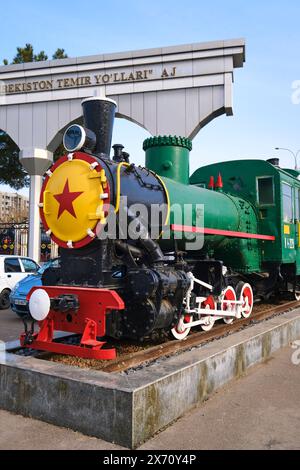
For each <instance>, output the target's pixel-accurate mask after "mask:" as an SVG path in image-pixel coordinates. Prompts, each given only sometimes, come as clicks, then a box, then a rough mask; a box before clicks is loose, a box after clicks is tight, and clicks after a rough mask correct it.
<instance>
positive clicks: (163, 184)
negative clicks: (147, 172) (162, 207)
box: [151, 172, 171, 225]
mask: <svg viewBox="0 0 300 470" xmlns="http://www.w3.org/2000/svg"><path fill="white" fill-rule="evenodd" d="M151 173H153V174H154V175H155V176H156V178H157V179H158V181H160V183H161V185H162V187H163V188H164V191H165V194H166V198H167V204H168V212H167V217H166V221H165V225H167V224H168V222H169V218H170V211H171V209H170V206H171V204H170V196H169V191H168V190H167V186H166V185H165V182H164V181H163V180H162V179H161V177H160V176H159V175H157V174H156V173H154V172H151Z"/></svg>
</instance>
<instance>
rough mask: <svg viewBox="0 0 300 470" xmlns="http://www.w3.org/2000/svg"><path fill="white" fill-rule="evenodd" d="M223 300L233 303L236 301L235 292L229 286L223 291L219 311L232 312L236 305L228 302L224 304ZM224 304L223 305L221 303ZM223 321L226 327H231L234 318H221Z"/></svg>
mask: <svg viewBox="0 0 300 470" xmlns="http://www.w3.org/2000/svg"><path fill="white" fill-rule="evenodd" d="M224 300H233V301H236V294H235V290H234V288H233V287H231V286H228V287H226V289H225V290H224V292H223V294H222V297H221V310H223V311H225V312H226V311H228V310H234V309H235V307H236V304H235V303H232V304H231V303H230V302H224ZM223 302H224V303H223ZM223 320H224V323H226V324H227V325H231V323H232V322H233V320H234V318H228V317H227V318H223Z"/></svg>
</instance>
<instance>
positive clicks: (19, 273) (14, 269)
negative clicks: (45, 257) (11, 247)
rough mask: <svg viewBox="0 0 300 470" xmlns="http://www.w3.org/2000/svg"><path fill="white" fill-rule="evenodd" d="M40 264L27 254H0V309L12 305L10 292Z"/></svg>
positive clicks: (34, 271)
mask: <svg viewBox="0 0 300 470" xmlns="http://www.w3.org/2000/svg"><path fill="white" fill-rule="evenodd" d="M39 268H40V266H39V265H38V264H37V263H36V262H35V261H34V260H33V259H31V258H27V257H25V256H12V255H0V309H1V310H3V309H5V308H8V307H9V305H10V302H9V294H10V291H11V290H12V289H13V288H14V287H15V285H16V284H17V282H19V281H21V279H23V278H24V277H26V276H27V275H28V274H33V273H36V272H37V270H38V269H39Z"/></svg>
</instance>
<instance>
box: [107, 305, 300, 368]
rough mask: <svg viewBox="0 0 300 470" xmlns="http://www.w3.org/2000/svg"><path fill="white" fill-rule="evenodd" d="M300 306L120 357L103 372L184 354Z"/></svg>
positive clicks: (280, 308)
mask: <svg viewBox="0 0 300 470" xmlns="http://www.w3.org/2000/svg"><path fill="white" fill-rule="evenodd" d="M299 306H300V302H298V301H292V302H287V303H284V304H280V305H276V306H270V307H269V308H266V309H264V310H261V311H257V312H252V315H251V317H249V318H241V319H240V320H236V321H235V322H234V323H233V324H232V325H230V326H229V325H225V324H223V323H222V324H221V323H220V324H217V325H215V326H214V327H213V329H212V330H210V331H207V332H204V331H199V332H194V333H191V334H190V335H189V336H188V337H187V338H186V339H185V340H183V341H174V340H172V341H167V342H165V343H162V344H159V345H156V346H151V347H149V348H147V349H145V350H141V351H137V352H133V353H130V354H126V355H124V356H122V357H120V358H119V359H116V360H114V361H110V362H109V363H108V364H105V365H103V367H101V371H102V372H110V373H114V372H115V373H116V372H124V371H126V370H128V369H131V368H136V367H139V366H141V365H142V364H144V363H149V362H152V361H155V360H156V359H159V358H160V357H164V356H168V355H171V354H174V353H178V352H183V351H186V350H188V349H190V348H192V347H194V346H199V345H203V344H205V343H207V342H208V341H212V340H214V339H217V338H220V337H222V336H224V335H228V334H231V333H234V332H237V331H239V330H240V329H242V328H245V327H246V326H249V325H251V324H252V323H257V322H259V321H263V320H266V319H268V318H270V317H272V316H274V315H276V314H281V313H285V312H287V311H289V310H293V309H294V308H296V307H299Z"/></svg>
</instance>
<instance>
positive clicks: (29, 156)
mask: <svg viewBox="0 0 300 470" xmlns="http://www.w3.org/2000/svg"><path fill="white" fill-rule="evenodd" d="M52 161H53V154H52V153H50V152H48V151H47V150H44V149H37V148H29V149H23V150H21V151H20V162H21V163H22V165H23V166H24V168H25V170H26V171H27V172H28V173H29V175H30V193H29V242H28V256H30V257H31V258H33V259H34V260H35V261H37V262H39V260H40V247H41V242H40V241H41V233H40V216H39V198H40V191H41V185H42V175H43V174H44V173H45V171H46V170H47V169H48V168H49V166H50V165H51V163H52Z"/></svg>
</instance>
